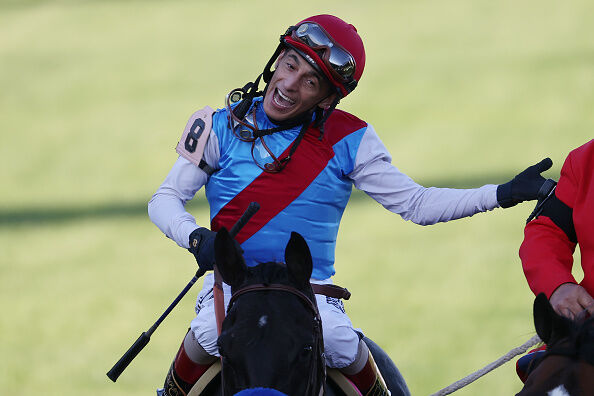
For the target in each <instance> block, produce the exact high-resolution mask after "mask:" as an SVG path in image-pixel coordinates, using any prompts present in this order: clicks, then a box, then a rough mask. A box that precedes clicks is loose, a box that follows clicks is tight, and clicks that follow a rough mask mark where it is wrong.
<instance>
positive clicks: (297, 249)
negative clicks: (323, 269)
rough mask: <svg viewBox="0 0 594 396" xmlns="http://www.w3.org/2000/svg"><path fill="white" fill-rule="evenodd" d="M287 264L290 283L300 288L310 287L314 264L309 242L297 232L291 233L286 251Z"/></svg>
mask: <svg viewBox="0 0 594 396" xmlns="http://www.w3.org/2000/svg"><path fill="white" fill-rule="evenodd" d="M285 263H287V270H288V272H289V281H290V282H292V283H294V284H296V285H297V286H298V287H305V286H307V285H309V279H310V278H311V271H312V269H313V262H312V259H311V252H310V251H309V247H308V246H307V242H305V239H303V237H302V236H301V235H299V234H298V233H296V232H292V233H291V239H289V243H287V247H286V249H285Z"/></svg>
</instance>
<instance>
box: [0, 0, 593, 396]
mask: <svg viewBox="0 0 594 396" xmlns="http://www.w3.org/2000/svg"><path fill="white" fill-rule="evenodd" d="M324 12H328V13H335V14H337V15H339V16H341V17H343V18H344V19H346V20H348V21H351V22H352V23H354V24H355V25H356V26H357V28H358V30H359V32H360V33H361V35H362V36H363V38H364V41H365V45H366V50H367V64H366V69H365V73H364V76H363V79H362V81H361V84H360V86H359V87H358V88H357V90H356V91H355V93H354V94H353V95H351V96H349V97H348V98H346V99H345V100H344V101H343V103H342V104H341V107H342V108H343V109H345V110H347V111H352V112H354V113H355V114H357V115H359V116H360V117H361V118H364V119H366V120H368V121H369V122H370V123H372V124H373V125H374V127H375V128H376V130H377V131H378V133H379V134H380V137H381V138H382V140H383V141H384V143H385V144H386V145H387V147H388V148H389V149H390V151H391V153H392V155H393V157H394V163H395V165H396V166H397V167H399V168H400V169H401V170H402V171H404V172H406V173H407V174H409V175H410V176H411V177H413V178H414V179H415V180H417V181H419V182H421V183H423V184H425V185H438V186H455V187H472V186H479V185H482V184H485V183H501V182H504V181H507V180H508V179H510V178H511V177H513V176H514V175H515V174H516V173H517V172H519V171H520V170H522V169H524V168H525V167H526V166H528V165H531V164H532V163H534V162H536V161H538V160H540V159H541V158H544V157H546V156H550V157H551V158H552V159H553V161H554V162H555V165H554V167H553V169H552V170H551V171H549V172H547V176H549V177H553V178H557V177H558V173H559V169H560V166H561V165H562V162H563V160H564V158H565V156H566V155H567V153H568V152H569V151H570V150H571V149H572V148H574V147H576V146H578V145H580V144H582V143H584V142H586V141H587V140H589V139H591V138H592V129H593V127H594V112H593V111H592V109H593V108H594V93H593V92H594V90H593V85H594V67H593V66H594V65H593V63H594V40H593V39H592V37H594V23H593V22H594V3H592V2H590V1H587V0H570V1H566V2H557V1H548V0H545V1H536V0H528V1H522V2H518V1H511V0H504V1H498V2H493V1H487V0H476V1H463V0H454V1H448V2H443V1H428V0H419V1H366V2H363V1H352V0H340V1H335V0H328V1H325V2H323V3H320V2H318V1H313V0H303V1H299V2H272V1H264V0H255V1H249V2H248V1H239V0H235V1H233V0H219V1H208V2H206V1H189V0H188V1H168V2H165V1H163V2H159V1H113V0H112V1H83V0H80V1H53V2H49V1H25V0H23V1H18V0H12V1H10V0H9V1H7V0H3V1H0V169H1V171H0V189H1V190H0V191H1V194H0V308H1V309H2V315H1V317H0V356H1V357H0V389H2V390H3V392H5V393H7V394H16V395H36V394H46V395H147V394H152V392H153V391H154V388H156V387H157V386H159V385H160V384H162V381H163V377H164V374H165V371H166V369H167V367H168V365H169V364H170V361H171V359H172V357H173V354H174V352H175V351H176V348H177V347H178V345H179V342H180V341H181V338H182V336H183V333H184V331H185V329H186V328H187V325H188V322H189V321H190V320H191V318H192V317H193V304H194V297H195V294H196V292H197V290H198V287H195V289H194V290H193V292H191V293H190V294H191V295H192V296H191V297H190V296H188V297H187V298H186V299H185V300H184V301H183V302H182V304H181V305H180V307H178V308H177V309H176V310H175V311H174V312H173V313H172V314H171V315H170V317H169V318H168V319H167V320H166V322H164V324H163V325H162V326H161V327H160V328H159V329H158V331H157V332H156V333H155V334H154V335H153V339H152V340H151V342H150V344H149V346H148V347H147V348H145V350H144V351H143V352H142V353H141V355H140V356H139V357H138V358H137V359H136V360H135V361H134V362H133V363H132V365H131V366H130V367H129V368H128V370H126V371H125V372H124V374H123V375H122V377H121V378H120V379H119V380H118V382H117V383H116V384H113V383H112V382H111V381H109V380H108V379H107V377H106V376H105V372H106V371H107V370H108V369H109V368H110V367H111V366H112V364H113V363H114V362H115V361H116V360H117V359H118V358H119V357H120V356H121V354H122V353H123V352H124V351H125V350H126V349H127V348H128V346H129V345H130V343H131V342H132V341H133V340H134V339H136V337H137V336H138V334H139V333H140V332H142V331H144V330H146V329H147V328H148V327H149V326H150V325H151V324H152V323H153V322H154V321H155V320H156V318H157V317H158V315H160V313H161V312H162V311H163V309H164V308H165V307H166V306H167V305H168V304H169V303H170V301H171V300H172V299H173V297H174V296H176V295H177V294H178V293H179V291H180V290H181V289H182V288H183V286H184V285H185V284H186V282H187V281H188V280H189V279H190V278H191V277H192V275H193V273H194V271H195V264H194V263H193V258H192V257H190V256H189V255H188V254H187V253H186V252H184V251H183V249H179V248H177V246H176V245H175V244H174V243H173V242H171V241H169V240H167V239H166V238H164V237H163V236H162V235H161V234H160V232H159V230H158V229H157V228H156V227H155V226H153V225H152V224H151V222H150V221H149V219H148V216H147V215H146V203H147V202H148V200H149V199H150V197H151V195H152V193H153V192H154V190H155V189H156V188H157V186H158V185H159V184H160V183H161V181H162V180H163V178H164V177H165V175H166V173H167V172H168V170H169V168H170V166H171V165H172V164H173V162H174V161H175V158H176V154H175V152H174V150H173V148H174V146H175V144H176V143H177V139H178V138H179V136H180V134H181V131H182V129H183V127H184V125H185V122H186V120H187V117H188V116H189V115H190V114H191V113H192V112H193V111H195V110H196V109H198V108H201V107H203V106H204V105H207V104H208V105H211V106H213V107H220V106H222V104H223V98H224V95H225V94H226V93H227V92H228V91H229V90H230V89H231V88H234V87H238V86H242V85H243V84H244V83H245V82H247V81H250V80H252V79H253V78H254V77H255V76H256V75H257V74H258V73H259V72H260V70H261V68H262V67H263V65H264V64H265V62H266V61H267V60H268V58H269V56H270V55H271V54H272V52H273V50H274V48H275V47H276V45H277V40H278V36H279V35H280V34H281V33H282V32H283V31H284V29H285V28H286V27H287V26H289V25H290V24H293V23H295V22H297V21H299V20H301V19H302V18H304V17H306V16H309V15H312V14H317V13H324ZM196 201H197V202H196V203H193V204H192V205H191V211H192V213H194V214H195V215H196V216H197V218H199V219H202V223H203V224H204V221H205V219H206V218H207V216H208V214H207V207H206V205H205V204H204V203H203V201H202V203H200V202H201V200H200V199H198V200H196ZM532 206H533V205H532V204H525V205H520V206H518V207H515V208H512V209H509V210H505V211H503V210H502V209H496V210H495V211H493V212H491V213H488V214H481V215H477V216H475V217H473V218H471V219H464V220H460V221H456V222H452V223H449V224H440V225H436V226H432V227H420V226H416V225H414V224H411V223H409V222H404V221H403V220H402V219H401V218H400V217H398V216H396V215H393V214H391V213H389V212H387V211H385V210H384V209H383V208H381V206H379V205H378V204H377V203H375V202H374V201H372V200H371V199H369V198H368V197H366V196H365V195H363V194H354V195H353V199H352V200H351V203H350V204H349V206H348V208H347V210H346V214H345V218H344V221H343V223H342V226H341V229H340V234H339V243H338V246H337V269H338V274H337V276H336V282H337V283H339V284H341V285H343V286H346V287H348V288H349V289H350V290H351V291H352V292H353V298H352V299H351V301H349V302H348V303H347V311H348V313H349V314H350V316H351V318H352V320H353V322H354V324H355V326H357V327H361V328H362V329H363V330H364V331H365V332H366V334H367V335H369V336H370V337H371V338H372V339H374V340H375V341H376V342H377V343H378V344H380V345H381V346H382V347H383V348H384V349H385V350H386V351H387V352H388V353H389V354H390V355H391V357H392V359H393V360H394V361H395V362H396V364H397V365H398V367H399V368H400V369H401V371H402V373H403V375H404V377H405V378H406V380H407V382H408V384H409V387H410V389H411V391H412V393H413V395H427V394H430V393H432V392H434V391H437V390H438V389H440V388H441V387H444V386H446V385H449V384H450V383H451V382H453V381H455V380H457V379H459V378H461V377H462V376H464V375H466V374H468V373H469V372H471V371H474V370H476V369H478V368H480V367H482V366H484V365H485V364H487V363H489V362H491V361H493V360H495V359H496V358H498V357H499V356H501V355H503V354H504V353H506V352H507V351H508V350H510V349H511V348H513V347H515V346H518V345H520V344H521V343H523V342H524V341H526V340H527V339H528V338H529V337H530V336H531V335H532V333H533V327H532V319H531V304H532V295H531V293H530V291H529V290H528V287H527V286H526V283H525V280H524V277H523V274H522V271H521V267H520V262H519V259H518V257H517V250H518V247H519V245H520V243H521V240H522V230H523V222H524V219H525V218H526V217H527V215H528V214H529V212H530V211H531V209H532ZM519 389H520V382H519V380H518V379H517V378H516V377H515V373H514V367H513V364H511V363H510V364H508V365H506V366H504V367H503V368H500V369H498V370H497V371H495V372H494V373H492V374H489V375H488V376H487V377H484V378H483V379H481V380H479V381H478V382H477V383H475V384H473V385H471V386H470V387H468V388H466V389H465V390H462V391H460V392H459V394H461V395H508V394H513V393H515V392H517V391H518V390H519Z"/></svg>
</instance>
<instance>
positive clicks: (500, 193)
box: [497, 158, 553, 208]
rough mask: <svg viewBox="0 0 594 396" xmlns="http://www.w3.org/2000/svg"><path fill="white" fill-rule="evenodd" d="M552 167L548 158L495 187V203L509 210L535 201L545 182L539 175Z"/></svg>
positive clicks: (551, 162)
mask: <svg viewBox="0 0 594 396" xmlns="http://www.w3.org/2000/svg"><path fill="white" fill-rule="evenodd" d="M551 166H553V161H551V159H550V158H545V159H543V160H542V161H540V162H539V163H538V164H536V165H532V166H530V167H528V168H526V170H524V171H523V172H522V173H520V174H518V175H517V176H516V177H514V178H513V179H512V180H510V181H508V182H507V183H505V184H500V185H499V186H497V202H499V205H500V206H501V207H502V208H510V207H512V206H514V205H517V204H519V203H520V202H523V201H530V200H533V199H536V198H537V196H538V191H539V190H540V188H541V187H542V185H543V184H544V182H545V178H544V177H542V176H541V175H540V174H541V173H542V172H544V171H546V170H547V169H549V168H550V167H551Z"/></svg>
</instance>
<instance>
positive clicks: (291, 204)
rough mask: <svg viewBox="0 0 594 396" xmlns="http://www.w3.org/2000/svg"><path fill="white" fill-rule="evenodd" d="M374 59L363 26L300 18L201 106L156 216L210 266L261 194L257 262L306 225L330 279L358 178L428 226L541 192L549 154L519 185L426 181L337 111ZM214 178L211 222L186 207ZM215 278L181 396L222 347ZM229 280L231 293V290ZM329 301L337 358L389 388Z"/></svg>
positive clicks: (176, 384)
mask: <svg viewBox="0 0 594 396" xmlns="http://www.w3.org/2000/svg"><path fill="white" fill-rule="evenodd" d="M273 66H274V68H273ZM364 67H365V50H364V48H363V42H362V40H361V38H360V37H359V34H358V33H357V30H356V29H355V27H354V26H353V25H350V24H348V23H346V22H344V21H343V20H341V19H339V18H337V17H334V16H331V15H318V16H314V17H311V18H307V19H305V20H303V21H301V22H299V23H298V24H296V25H295V26H291V27H290V28H289V29H288V30H287V31H286V32H285V33H284V34H283V35H282V36H281V39H280V44H279V46H278V48H277V50H276V51H275V53H274V55H273V56H272V57H271V59H270V61H269V62H268V63H267V65H266V67H265V69H264V72H263V74H262V75H261V76H259V77H258V78H257V79H256V80H255V82H254V83H249V84H247V85H246V86H245V87H244V88H243V89H241V90H233V91H231V93H230V94H229V95H228V97H227V101H226V106H225V108H223V109H220V110H216V111H214V110H212V109H210V108H209V107H206V108H204V109H202V110H200V111H198V112H196V113H194V114H193V115H192V117H191V118H190V120H189V121H188V123H187V125H186V128H185V130H184V133H183V135H182V138H181V140H180V142H179V144H178V146H177V152H178V153H179V158H178V159H177V161H176V162H175V164H174V165H173V168H172V169H171V171H170V172H169V174H168V175H167V177H166V179H165V181H164V182H163V184H162V185H161V186H160V187H159V189H158V190H157V192H156V193H155V194H154V196H153V198H152V199H151V201H150V203H149V215H150V217H151V220H152V221H153V222H154V223H155V224H156V225H157V226H158V227H159V229H160V230H161V231H163V233H165V235H167V237H169V238H171V239H173V240H174V241H175V242H176V243H177V244H178V245H179V246H181V247H183V248H186V249H188V250H189V251H190V252H191V253H192V254H193V255H194V256H195V257H196V260H197V262H198V265H199V266H200V267H201V268H203V269H212V268H213V264H214V252H213V241H214V236H215V234H216V231H217V230H219V229H220V228H221V227H223V226H225V227H226V228H228V229H229V228H230V227H231V226H232V225H233V224H234V223H235V221H236V220H237V219H238V218H239V217H240V215H241V214H242V213H243V211H244V210H245V208H246V207H247V206H248V204H249V202H252V201H258V202H259V203H260V205H261V209H260V211H259V212H258V213H257V214H256V215H255V216H254V217H253V218H252V220H251V221H250V222H249V223H248V224H247V225H246V226H245V227H244V228H243V229H242V230H241V232H240V233H239V234H238V236H237V238H236V239H237V241H238V242H239V243H240V244H241V247H242V249H243V251H244V255H245V260H246V263H247V264H248V265H256V264H257V263H259V262H268V261H283V260H284V248H285V245H286V244H287V241H288V240H289V237H290V234H291V231H296V232H299V233H300V234H301V235H303V236H304V237H305V239H306V240H307V243H308V245H309V247H310V249H311V253H312V257H313V263H314V267H313V273H312V282H314V283H322V284H324V283H331V282H332V276H333V275H334V273H335V268H334V251H335V245H336V237H337V234H338V227H339V223H340V220H341V217H342V214H343V212H344V209H345V207H346V204H347V202H348V200H349V197H350V194H351V190H352V186H353V185H354V186H355V187H356V188H358V189H360V190H362V191H365V192H366V193H367V194H368V195H369V196H371V197H372V198H373V199H375V200H376V201H378V202H379V203H380V204H382V205H383V206H384V207H385V208H386V209H388V210H390V211H392V212H394V213H397V214H399V215H401V216H402V217H403V218H404V219H405V220H411V221H413V222H414V223H417V224H422V225H428V224H434V223H437V222H445V221H449V220H453V219H459V218H463V217H468V216H472V215H474V214H475V213H479V212H484V211H488V210H492V209H494V208H496V207H499V206H501V207H510V206H513V205H515V204H517V203H519V202H522V201H525V200H532V199H535V198H536V196H537V193H538V190H539V189H540V187H541V185H542V183H543V182H544V178H543V177H542V176H541V175H540V173H541V172H542V171H544V170H546V169H548V168H549V167H550V166H551V161H550V160H548V159H547V160H544V161H542V162H541V163H539V164H537V165H534V166H532V167H530V168H528V169H527V170H525V171H524V172H522V173H520V174H519V175H518V176H516V177H515V178H514V179H512V180H511V181H510V182H508V183H505V184H502V185H499V186H497V185H485V186H483V187H480V188H477V189H466V190H462V189H446V188H433V187H431V188H425V187H423V186H421V185H419V184H417V183H415V182H414V181H413V180H412V179H410V178H409V177H408V176H406V175H405V174H403V173H401V172H400V171H399V170H398V169H397V168H396V167H394V166H393V165H392V164H391V156H390V154H389V153H388V150H387V149H386V148H385V146H384V145H383V144H382V142H381V141H380V139H379V137H378V135H377V134H376V132H375V130H374V129H373V127H372V126H371V125H370V124H368V123H367V122H365V121H362V120H360V119H358V118H357V117H355V116H353V115H351V114H349V113H346V112H344V111H340V110H337V109H335V107H336V105H337V104H338V103H339V101H340V100H341V99H342V98H344V97H345V96H347V95H349V94H350V93H351V92H353V90H354V89H355V87H356V86H357V84H358V82H359V80H360V78H361V75H362V73H363V69H364ZM260 78H262V79H263V80H264V82H265V83H266V87H265V89H264V91H263V92H260V91H258V82H259V81H260ZM203 186H205V190H206V199H207V200H208V204H209V206H210V229H208V228H205V227H199V226H197V225H196V224H197V223H196V221H195V219H194V217H192V215H190V214H189V213H188V212H186V210H185V209H184V205H185V204H186V202H187V201H189V200H191V199H192V198H193V197H194V195H195V194H196V192H197V191H198V190H199V189H200V188H202V187H203ZM211 230H212V231H211ZM212 287H213V277H212V274H209V275H207V276H206V277H205V279H204V285H203V289H202V291H201V292H200V294H199V296H198V301H197V305H196V313H197V315H196V318H195V319H194V320H193V321H192V323H191V326H190V330H189V331H188V333H187V335H186V337H185V339H184V341H183V343H182V345H181V347H180V349H179V351H178V353H177V355H176V357H175V360H174V362H173V364H172V366H171V369H170V371H169V373H168V375H167V379H166V381H165V394H167V395H169V396H172V395H178V394H185V393H186V392H187V391H188V390H189V389H190V387H191V386H192V384H193V383H194V382H196V381H197V379H198V378H199V377H200V376H201V375H202V374H203V373H204V372H205V371H206V369H207V368H208V366H209V365H210V364H211V363H212V362H213V361H214V360H215V359H216V356H218V350H217V329H216V323H215V315H214V307H213V305H214V304H213V297H212V296H213V292H212ZM224 290H225V293H226V296H225V297H226V298H225V300H226V302H227V301H228V298H229V293H230V290H229V288H228V287H226V285H225V287H224ZM317 304H318V308H319V311H320V315H321V317H322V322H323V333H324V334H323V335H324V346H325V356H326V363H327V365H328V366H329V367H335V368H338V369H340V370H341V371H342V372H343V373H344V374H345V375H346V376H347V377H348V378H349V379H350V380H351V381H352V382H353V383H355V384H356V385H357V387H358V388H359V389H360V390H361V392H362V393H363V394H364V395H367V394H370V395H371V394H373V395H386V394H388V391H387V390H386V389H385V384H383V381H382V380H381V377H380V376H379V375H378V373H377V368H376V367H375V364H374V363H373V360H372V359H371V358H370V353H369V350H368V348H367V346H366V344H365V343H364V342H363V341H361V334H360V333H359V332H357V331H355V330H354V328H353V326H352V324H351V321H350V319H349V317H348V316H347V315H346V313H345V311H344V307H343V305H342V302H340V301H339V300H336V299H332V298H328V297H326V296H320V295H318V296H317Z"/></svg>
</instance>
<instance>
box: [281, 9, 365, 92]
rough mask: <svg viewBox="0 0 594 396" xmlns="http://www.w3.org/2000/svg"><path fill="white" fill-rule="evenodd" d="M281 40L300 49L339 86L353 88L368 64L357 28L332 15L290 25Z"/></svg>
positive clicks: (300, 51)
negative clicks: (366, 63)
mask: <svg viewBox="0 0 594 396" xmlns="http://www.w3.org/2000/svg"><path fill="white" fill-rule="evenodd" d="M281 42H282V43H283V44H285V45H286V46H289V47H291V48H293V49H295V50H296V51H297V52H299V53H300V54H301V55H302V56H303V57H304V58H305V59H306V60H307V61H308V62H309V63H310V64H312V66H313V67H315V68H316V69H317V70H319V71H321V72H322V73H323V74H324V75H325V76H326V77H327V78H328V80H330V82H331V83H332V84H333V85H334V86H336V87H337V88H338V89H339V90H340V93H341V96H343V97H344V96H346V95H348V94H349V93H350V92H352V91H353V90H354V89H355V87H356V86H357V83H358V81H359V79H360V78H361V75H362V74H363V69H364V68H365V48H364V47H363V41H362V40H361V37H360V36H359V34H358V33H357V29H355V27H354V26H353V25H351V24H348V23H346V22H345V21H343V20H342V19H340V18H337V17H335V16H333V15H316V16H312V17H310V18H306V19H304V20H303V21H301V22H299V23H298V24H297V25H295V26H291V27H290V28H289V29H288V30H287V32H286V33H285V34H284V35H282V36H281Z"/></svg>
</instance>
